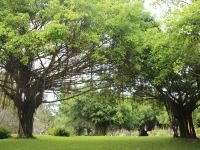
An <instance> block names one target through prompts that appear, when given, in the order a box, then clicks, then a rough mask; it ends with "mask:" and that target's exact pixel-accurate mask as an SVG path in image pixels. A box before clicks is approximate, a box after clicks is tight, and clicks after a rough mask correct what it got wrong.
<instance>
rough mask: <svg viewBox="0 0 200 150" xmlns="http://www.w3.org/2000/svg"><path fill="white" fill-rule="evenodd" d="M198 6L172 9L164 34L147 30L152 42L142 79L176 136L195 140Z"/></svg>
mask: <svg viewBox="0 0 200 150" xmlns="http://www.w3.org/2000/svg"><path fill="white" fill-rule="evenodd" d="M199 6H200V5H199V2H194V3H192V4H191V5H188V6H187V7H185V8H183V9H181V10H176V11H175V12H174V14H173V15H172V16H173V19H171V20H170V21H167V24H165V25H166V26H165V27H166V28H165V31H164V32H162V31H159V30H157V31H156V30H151V31H150V34H149V36H147V41H152V43H151V44H150V45H148V46H147V48H146V50H145V53H144V59H145V62H147V63H146V65H144V67H145V68H144V69H143V70H145V71H146V74H145V76H146V78H147V79H149V82H150V83H151V85H153V86H154V87H155V89H156V91H157V92H158V95H159V99H160V100H162V101H163V102H164V104H165V106H166V107H167V110H168V111H169V112H170V114H171V116H172V119H173V122H174V124H178V127H179V131H180V136H181V137H188V138H196V133H195V129H194V125H193V120H192V112H193V111H194V110H195V109H196V108H197V107H198V101H199V99H200V95H199V94H200V91H199V90H200V89H199V75H198V74H199V73H198V71H199V69H198V68H199V67H198V66H199V62H198V61H197V57H198V56H199V46H198V45H199V35H198V34H199V29H200V28H199V24H198V23H197V22H198V21H197V20H198V19H197V18H199V12H198V10H199ZM191 14H193V16H191ZM152 35H154V36H152ZM155 35H157V36H155ZM150 39H151V40H150ZM147 53H148V55H147ZM193 54H194V55H195V56H194V55H193ZM189 57H190V58H191V59H189ZM194 62H195V63H194Z"/></svg>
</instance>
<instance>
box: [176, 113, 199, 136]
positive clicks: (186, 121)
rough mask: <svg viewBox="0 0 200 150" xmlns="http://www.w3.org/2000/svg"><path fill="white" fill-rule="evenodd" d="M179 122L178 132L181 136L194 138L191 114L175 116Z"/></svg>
mask: <svg viewBox="0 0 200 150" xmlns="http://www.w3.org/2000/svg"><path fill="white" fill-rule="evenodd" d="M177 120H178V122H179V132H180V137H182V138H196V132H195V129H194V124H193V121H192V114H189V115H184V114H181V115H179V116H178V117H177Z"/></svg>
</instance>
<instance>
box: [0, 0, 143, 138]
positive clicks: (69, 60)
mask: <svg viewBox="0 0 200 150" xmlns="http://www.w3.org/2000/svg"><path fill="white" fill-rule="evenodd" d="M0 3H1V5H0V16H1V17H0V18H1V19H0V55H1V57H0V67H1V74H3V78H2V79H1V81H0V87H1V89H2V91H3V92H4V94H5V95H6V96H8V97H9V98H10V99H12V100H13V102H14V105H15V107H16V108H17V111H18V118H19V130H18V136H19V137H32V130H33V115H34V113H35V110H36V109H37V108H38V107H39V106H40V105H41V104H42V103H43V102H46V101H43V94H44V92H45V90H54V91H58V90H64V89H65V90H67V91H63V92H69V91H70V87H71V85H72V86H74V85H76V84H79V83H80V77H81V75H83V74H87V73H88V72H90V69H88V68H89V67H91V65H92V64H94V62H93V61H91V56H93V57H92V58H97V57H98V60H100V59H99V53H100V52H105V51H107V50H108V49H109V50H108V51H109V52H111V51H112V53H113V52H117V51H123V48H124V47H120V48H118V49H117V48H116V47H119V46H120V45H121V44H120V39H119V40H114V37H117V36H116V35H119V34H121V35H123V37H126V38H128V40H129V41H131V40H132V38H129V36H126V33H130V32H133V30H132V28H131V27H134V24H130V23H131V22H134V21H135V20H137V22H138V21H141V20H143V19H144V17H143V13H144V11H143V8H142V7H141V4H140V3H138V2H137V3H128V2H125V1H117V2H116V1H101V2H99V1H96V0H94V1H91V0H86V1H83V0H81V1H77V0H70V1H58V0H51V1H50V0H41V1H34V0H19V1H7V0H3V1H1V2H0ZM135 8H136V9H135ZM140 10H141V11H140ZM134 12H137V13H136V14H138V15H139V16H137V15H135V13H134ZM141 12H143V13H141ZM140 14H141V15H140ZM127 16H129V17H128V18H127ZM122 20H123V21H122ZM138 25H139V24H138ZM135 28H136V29H138V27H137V25H135ZM123 32H125V33H123ZM116 33H118V34H116ZM129 35H130V34H129ZM132 35H133V34H132ZM133 38H134V37H133ZM114 41H115V42H114ZM106 45H107V46H108V48H107V49H106V48H105V47H106ZM99 69H100V68H99V67H97V68H96V70H94V72H95V71H97V70H99ZM66 87H67V88H66ZM76 92H79V91H76Z"/></svg>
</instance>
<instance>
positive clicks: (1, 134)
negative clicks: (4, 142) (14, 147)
mask: <svg viewBox="0 0 200 150" xmlns="http://www.w3.org/2000/svg"><path fill="white" fill-rule="evenodd" d="M10 136H11V132H10V130H9V129H8V128H5V127H2V126H0V139H7V138H9V137H10Z"/></svg>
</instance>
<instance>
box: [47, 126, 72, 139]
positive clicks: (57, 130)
mask: <svg viewBox="0 0 200 150" xmlns="http://www.w3.org/2000/svg"><path fill="white" fill-rule="evenodd" d="M48 134H49V135H54V136H67V137H68V136H70V133H69V131H67V130H66V129H64V128H49V129H48Z"/></svg>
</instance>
